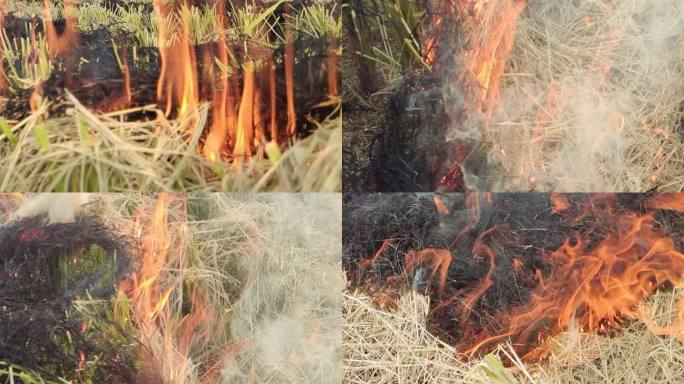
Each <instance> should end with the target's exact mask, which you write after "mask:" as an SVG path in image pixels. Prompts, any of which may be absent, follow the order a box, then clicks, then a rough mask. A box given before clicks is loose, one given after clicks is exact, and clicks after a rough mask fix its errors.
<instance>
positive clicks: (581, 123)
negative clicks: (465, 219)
mask: <svg viewBox="0 0 684 384" xmlns="http://www.w3.org/2000/svg"><path fill="white" fill-rule="evenodd" d="M497 1H510V0H497ZM683 69H684V7H682V3H681V1H679V0H617V1H612V2H605V1H600V0H583V1H579V0H569V1H529V4H528V6H527V9H526V10H525V11H524V12H523V14H522V16H521V18H520V20H519V23H518V28H517V32H516V38H515V46H514V49H513V52H512V53H511V54H510V56H509V57H508V62H507V67H506V71H505V74H504V77H503V80H502V84H501V94H502V99H501V101H500V103H499V104H498V106H497V107H496V109H495V110H494V111H493V115H492V118H491V120H490V121H489V123H488V124H487V126H486V128H485V127H484V124H479V125H478V126H476V128H475V129H472V127H470V128H469V129H470V131H472V130H476V131H478V135H481V136H485V137H486V140H488V141H489V142H490V144H491V145H490V146H489V147H487V151H488V152H487V157H488V159H489V162H488V166H487V168H488V169H489V170H491V174H488V175H478V176H480V177H483V176H484V177H485V178H487V179H488V180H490V181H491V186H490V190H495V191H496V190H509V191H510V190H513V191H527V190H532V189H534V190H556V191H576V192H577V191H640V190H647V189H650V188H653V187H655V186H660V187H661V188H662V189H672V190H676V189H678V188H681V187H682V185H684V175H682V173H681V164H682V162H683V161H684V142H683V141H682V139H681V133H678V132H679V131H680V129H681V119H682V107H683V104H684V76H683V74H682V73H683V72H684V71H683ZM451 93H454V91H453V90H452V91H451ZM469 129H466V128H464V127H458V128H457V129H455V130H454V131H458V132H460V133H463V132H468V131H469ZM485 129H486V131H487V134H486V135H482V132H483V131H484V130H485ZM472 138H473V139H480V137H472Z"/></svg>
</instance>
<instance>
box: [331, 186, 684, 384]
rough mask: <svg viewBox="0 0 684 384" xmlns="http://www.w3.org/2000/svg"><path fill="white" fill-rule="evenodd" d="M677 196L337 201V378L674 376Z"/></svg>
mask: <svg viewBox="0 0 684 384" xmlns="http://www.w3.org/2000/svg"><path fill="white" fill-rule="evenodd" d="M683 202H684V195H682V194H617V195H609V194H586V195H583V194H530V193H525V194H481V195H478V194H468V195H462V194H442V195H433V194H401V195H385V194H377V195H355V194H350V195H347V196H346V197H345V202H344V208H343V210H344V218H345V219H344V224H343V248H344V250H343V267H344V268H345V270H346V273H347V283H348V285H347V291H346V293H345V297H344V300H343V317H344V325H343V335H344V338H343V364H344V367H343V369H344V380H345V382H350V383H363V382H370V383H386V382H402V381H406V382H454V383H457V382H458V383H460V382H465V383H492V382H495V383H518V382H519V383H575V382H580V383H605V382H609V383H615V382H620V383H622V382H624V383H644V382H649V383H678V382H681V380H682V379H683V378H682V371H683V369H682V368H683V367H684V354H683V352H684V344H682V334H683V332H684V323H683V321H684V320H683V319H684V317H683V316H684V315H683V314H684V307H683V306H682V305H683V303H684V296H683V295H682V283H683V281H682V275H683V273H684V271H683V270H682V267H684V264H683V263H684V253H682V249H683V248H684V247H683V244H682V240H681V239H682V232H683V231H684V216H683V215H682V212H683V211H684V205H682V203H683Z"/></svg>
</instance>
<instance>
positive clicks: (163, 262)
mask: <svg viewBox="0 0 684 384" xmlns="http://www.w3.org/2000/svg"><path fill="white" fill-rule="evenodd" d="M171 206H174V207H176V208H177V209H178V210H179V211H183V210H184V209H185V200H184V198H183V195H181V194H178V195H173V194H159V195H158V198H157V202H156V204H155V206H154V207H150V206H147V205H143V206H141V207H140V208H139V210H138V212H137V221H136V223H135V229H134V231H135V234H136V237H137V238H139V240H140V267H139V269H138V271H137V272H136V273H135V274H133V275H132V276H131V278H130V279H128V280H125V281H124V282H122V284H121V287H120V288H121V290H122V291H123V292H125V294H126V295H127V296H128V297H129V302H130V305H131V312H132V314H133V316H134V318H133V319H132V320H133V321H134V322H135V324H136V328H137V329H138V330H139V331H140V333H141V335H139V336H140V340H141V342H142V343H143V344H144V345H145V348H143V349H142V350H141V351H140V356H139V359H140V361H141V363H143V364H145V365H144V366H142V367H141V370H140V372H139V380H140V381H141V382H150V381H152V382H164V383H176V382H181V381H182V380H183V378H184V375H185V374H187V372H186V369H187V363H188V358H189V356H190V353H191V350H192V347H193V346H194V345H195V344H196V343H197V342H199V341H200V340H204V339H206V337H207V335H208V333H207V330H208V329H207V328H206V319H207V318H209V317H211V316H213V313H212V310H211V308H210V306H209V303H208V299H207V298H206V297H205V296H204V294H203V292H202V291H201V290H200V289H199V287H197V286H196V285H194V284H190V283H184V282H183V279H182V278H181V279H178V278H177V277H176V276H173V275H171V274H173V272H171V271H175V270H178V269H179V268H178V267H180V268H182V267H183V265H184V261H183V260H184V256H183V255H184V242H183V241H184V240H183V235H182V233H183V229H184V223H182V222H171V221H170V216H169V208H170V207H171ZM180 215H182V212H181V213H178V214H177V215H176V216H174V217H177V216H180ZM186 286H187V299H188V300H189V301H190V304H191V310H190V311H189V312H188V314H187V315H186V316H184V317H183V318H181V319H178V317H177V316H176V314H177V307H175V306H176V304H173V303H172V302H171V301H172V300H171V297H172V296H174V297H175V298H176V299H174V300H177V299H178V298H179V297H181V293H184V288H185V287H186ZM174 308H176V309H174Z"/></svg>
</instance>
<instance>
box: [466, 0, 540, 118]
mask: <svg viewBox="0 0 684 384" xmlns="http://www.w3.org/2000/svg"><path fill="white" fill-rule="evenodd" d="M466 3H470V4H464V7H463V9H470V10H471V12H466V11H464V12H462V15H461V17H462V18H465V20H464V22H465V23H466V24H467V25H469V26H470V27H469V29H470V32H469V39H470V40H471V41H472V44H473V45H474V48H473V49H472V50H471V51H470V52H467V53H466V66H467V67H468V70H469V71H470V72H471V73H472V74H473V75H474V77H475V79H476V80H477V82H478V84H479V87H480V96H479V100H478V102H479V103H480V105H482V110H483V111H484V112H485V113H487V114H491V112H492V110H493V108H494V106H495V105H496V104H497V103H498V101H499V99H500V94H499V86H500V82H501V78H502V77H503V72H504V68H505V65H506V58H507V57H508V54H509V53H510V52H511V51H512V49H513V42H514V37H515V30H516V28H517V24H518V19H519V18H520V14H521V13H522V11H523V10H524V9H525V7H526V6H527V2H526V0H513V1H511V0H501V1H485V0H479V1H477V2H475V3H472V2H470V1H466ZM468 6H469V7H468Z"/></svg>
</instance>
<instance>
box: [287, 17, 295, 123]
mask: <svg viewBox="0 0 684 384" xmlns="http://www.w3.org/2000/svg"><path fill="white" fill-rule="evenodd" d="M285 10H286V14H287V15H289V12H290V7H289V6H286V7H285ZM285 28H286V30H285V37H286V39H287V41H286V42H285V89H286V93H287V133H288V134H289V135H294V134H295V133H296V131H297V114H296V112H295V100H294V55H295V51H294V42H293V41H292V27H291V26H290V24H289V23H288V24H287V25H286V27H285Z"/></svg>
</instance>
